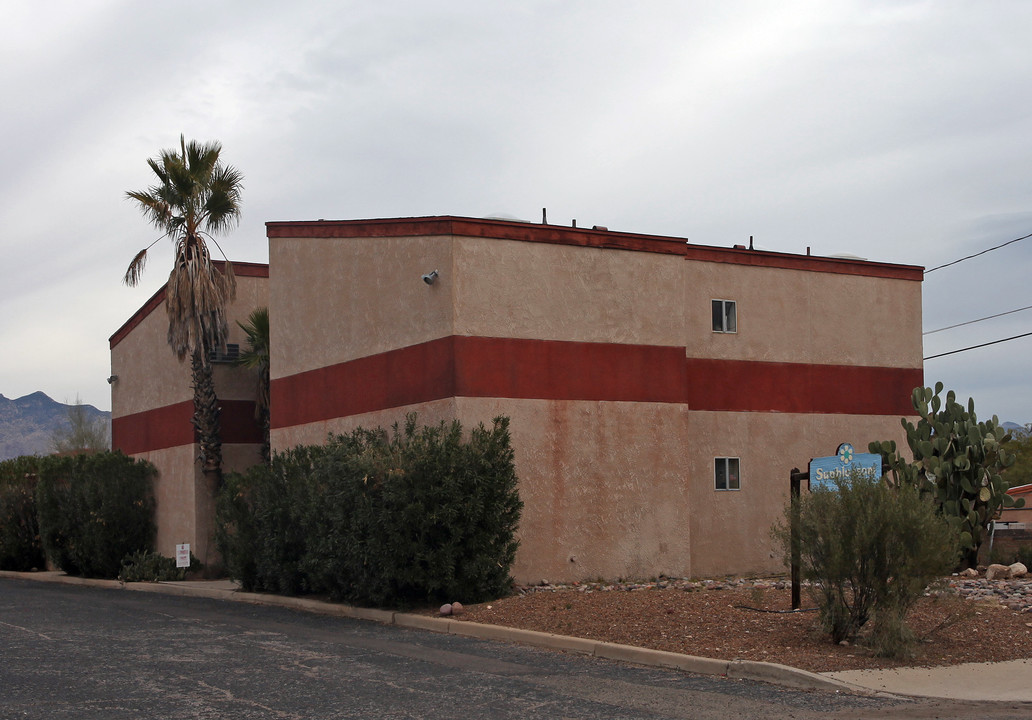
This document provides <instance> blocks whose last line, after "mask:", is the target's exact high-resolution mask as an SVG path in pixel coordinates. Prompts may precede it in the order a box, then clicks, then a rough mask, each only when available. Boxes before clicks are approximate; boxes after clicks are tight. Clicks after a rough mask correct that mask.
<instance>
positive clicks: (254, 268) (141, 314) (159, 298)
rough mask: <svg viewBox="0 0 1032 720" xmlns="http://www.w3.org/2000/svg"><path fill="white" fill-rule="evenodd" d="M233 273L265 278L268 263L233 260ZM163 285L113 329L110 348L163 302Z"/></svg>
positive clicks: (221, 262) (221, 265)
mask: <svg viewBox="0 0 1032 720" xmlns="http://www.w3.org/2000/svg"><path fill="white" fill-rule="evenodd" d="M215 264H216V265H217V266H218V267H219V269H220V270H221V269H222V267H223V265H224V264H225V263H224V262H223V261H221V260H216V261H215ZM233 274H234V275H235V276H237V277H256V278H267V277H269V265H268V263H252V262H234V263H233ZM165 287H166V286H165V285H162V286H161V287H160V288H158V291H157V292H156V293H154V294H153V295H151V296H150V299H149V300H147V302H145V303H144V304H143V305H142V306H141V307H140V309H139V310H137V311H136V312H134V313H133V315H132V317H130V318H129V319H128V320H126V321H125V323H124V324H123V325H122V327H120V328H118V330H115V334H114V335H112V336H111V337H110V338H108V343H109V347H110V348H114V347H115V345H117V344H118V343H120V342H122V341H123V340H124V339H125V337H126V335H128V334H129V333H131V332H132V331H133V330H134V329H135V328H136V327H137V326H138V325H139V324H140V323H142V322H143V320H144V318H146V317H147V316H148V315H150V314H151V313H152V312H154V310H155V309H157V307H158V306H159V305H161V303H163V302H165Z"/></svg>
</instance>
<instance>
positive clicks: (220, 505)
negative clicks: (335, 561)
mask: <svg viewBox="0 0 1032 720" xmlns="http://www.w3.org/2000/svg"><path fill="white" fill-rule="evenodd" d="M325 452H326V451H325V449H324V448H321V447H297V448H294V449H293V450H288V451H286V452H284V453H277V454H276V456H275V457H274V458H273V461H272V462H271V463H270V464H269V465H256V466H254V467H252V468H251V469H250V470H248V471H247V473H246V474H243V475H241V474H238V473H231V474H229V475H227V476H226V480H225V483H224V484H223V486H222V489H221V490H220V491H219V494H218V497H217V498H216V510H215V516H216V523H215V542H216V544H217V546H218V548H219V552H220V553H221V554H222V559H223V562H224V563H225V565H226V571H227V572H228V573H229V575H230V577H232V578H234V579H236V580H237V581H239V582H240V585H241V587H242V589H244V590H246V591H248V592H252V591H267V592H274V593H282V594H287V595H294V594H297V593H301V592H311V591H313V590H315V589H316V588H314V587H312V585H311V582H310V580H309V579H308V578H307V577H306V576H305V575H304V573H303V572H302V570H301V558H302V557H303V556H304V553H305V551H306V548H307V545H308V539H309V537H310V536H311V532H312V527H311V523H312V522H313V517H312V515H313V512H312V510H311V509H310V505H311V503H312V502H315V499H314V498H315V495H316V494H315V493H314V492H313V491H312V489H311V488H310V484H311V482H312V478H313V473H314V472H315V468H316V467H317V465H318V462H319V461H320V460H321V458H322V457H323V456H324V455H325Z"/></svg>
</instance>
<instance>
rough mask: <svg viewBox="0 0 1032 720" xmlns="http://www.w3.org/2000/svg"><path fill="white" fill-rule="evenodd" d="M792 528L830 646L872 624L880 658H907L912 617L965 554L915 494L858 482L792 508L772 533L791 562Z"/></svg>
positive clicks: (931, 508)
mask: <svg viewBox="0 0 1032 720" xmlns="http://www.w3.org/2000/svg"><path fill="white" fill-rule="evenodd" d="M792 523H795V524H796V527H797V536H796V538H797V543H798V544H797V546H796V548H797V550H798V553H799V557H800V560H801V573H802V576H803V578H804V579H806V580H808V581H809V585H808V587H809V591H810V593H811V594H812V596H813V598H814V601H815V602H816V604H817V607H818V612H819V615H820V620H821V624H822V627H823V629H824V631H825V632H827V633H828V634H830V635H831V639H832V640H833V641H834V642H840V641H842V640H854V639H856V638H857V636H858V635H859V633H860V631H861V629H862V628H864V627H865V625H867V623H868V621H870V620H873V622H872V623H871V626H870V632H869V634H868V636H867V638H866V640H867V641H868V642H869V643H870V644H871V645H872V647H873V648H874V650H875V651H876V652H878V653H879V654H883V655H889V656H901V655H905V654H906V653H908V652H909V649H910V648H911V647H912V641H913V638H912V636H911V634H910V631H909V629H908V628H907V626H906V623H905V619H906V615H907V613H908V612H909V610H910V609H911V608H912V607H913V604H914V602H916V600H917V599H918V598H919V597H921V595H922V594H923V593H924V591H925V589H926V588H927V587H928V586H929V585H930V584H932V583H934V582H935V581H937V580H939V579H941V578H942V577H943V576H945V575H946V574H947V573H948V572H949V571H950V570H951V569H952V568H953V566H954V565H955V564H956V562H957V558H958V557H959V553H960V549H959V544H958V541H957V538H956V534H955V533H953V532H952V531H951V529H950V527H949V525H948V523H947V522H946V520H944V519H943V518H942V517H941V515H938V514H937V513H936V508H935V505H934V504H933V503H932V502H931V501H930V500H928V499H927V498H923V497H922V496H921V494H920V492H919V491H918V490H917V489H916V488H914V487H912V486H906V485H904V486H900V487H890V486H889V485H887V484H886V483H884V482H881V481H879V480H870V479H865V478H862V477H859V476H858V475H854V476H853V477H852V478H847V479H843V480H840V481H838V483H837V485H836V487H835V488H833V489H817V490H815V491H813V492H812V493H810V494H808V495H804V496H803V497H802V498H800V500H799V501H798V502H797V503H795V504H793V505H791V506H789V508H788V509H787V510H786V516H785V520H784V521H783V522H782V523H781V524H779V525H778V526H777V527H776V528H775V530H774V534H775V537H776V538H777V539H778V541H779V542H780V544H781V546H782V548H783V549H784V552H785V558H786V562H788V560H789V558H790V557H791V550H792V533H791V525H792Z"/></svg>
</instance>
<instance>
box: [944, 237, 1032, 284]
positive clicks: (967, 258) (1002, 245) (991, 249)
mask: <svg viewBox="0 0 1032 720" xmlns="http://www.w3.org/2000/svg"><path fill="white" fill-rule="evenodd" d="M1030 237H1032V233H1029V234H1028V235H1023V236H1022V237H1019V238H1014V239H1013V240H1008V241H1007V242H1005V243H1003V244H1001V245H997V246H996V247H991V248H986V249H985V250H982V251H981V252H976V253H975V254H974V255H968V256H967V257H962V258H961V259H960V260H954V261H953V262H948V263H946V264H945V265H937V266H936V267H933V268H931V269H929V270H925V275H927V274H928V273H933V272H935V271H936V270H942V269H943V268H948V267H949V266H950V265H956V264H957V263H961V262H964V261H965V260H970V259H971V258H976V257H978V256H979V255H985V254H986V253H987V252H992V251H993V250H999V249H1000V248H1002V247H1007V246H1008V245H1010V244H1011V243H1016V242H1018V241H1019V240H1025V239H1027V238H1030Z"/></svg>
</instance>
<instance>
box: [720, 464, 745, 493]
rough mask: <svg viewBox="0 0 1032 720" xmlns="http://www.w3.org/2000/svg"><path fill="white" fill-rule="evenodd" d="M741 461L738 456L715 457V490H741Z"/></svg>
mask: <svg viewBox="0 0 1032 720" xmlns="http://www.w3.org/2000/svg"><path fill="white" fill-rule="evenodd" d="M740 465H741V462H740V461H739V459H738V458H728V457H718V458H714V459H713V488H714V489H715V490H741V489H742V477H741V474H740V472H739V471H740V470H741V468H740Z"/></svg>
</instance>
